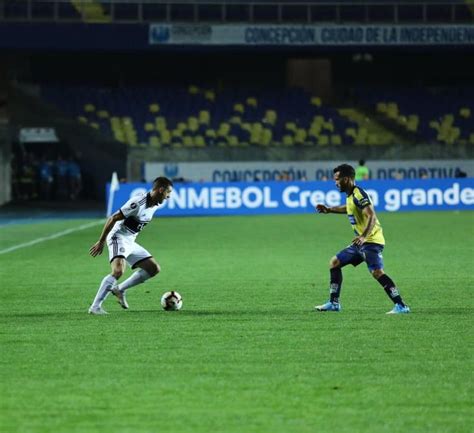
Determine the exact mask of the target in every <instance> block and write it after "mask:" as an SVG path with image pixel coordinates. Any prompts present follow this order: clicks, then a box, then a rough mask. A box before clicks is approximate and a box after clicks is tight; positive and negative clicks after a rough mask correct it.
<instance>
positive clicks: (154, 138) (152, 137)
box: [148, 135, 161, 148]
mask: <svg viewBox="0 0 474 433" xmlns="http://www.w3.org/2000/svg"><path fill="white" fill-rule="evenodd" d="M148 143H149V144H150V146H151V147H155V148H160V147H161V143H160V140H159V138H158V137H157V136H156V135H150V138H149V139H148Z"/></svg>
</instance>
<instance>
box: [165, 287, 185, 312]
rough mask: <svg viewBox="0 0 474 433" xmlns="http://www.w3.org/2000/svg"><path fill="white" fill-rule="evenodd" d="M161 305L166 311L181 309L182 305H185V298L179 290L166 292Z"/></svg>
mask: <svg viewBox="0 0 474 433" xmlns="http://www.w3.org/2000/svg"><path fill="white" fill-rule="evenodd" d="M161 306H162V307H163V309H164V310H166V311H176V310H181V307H182V306H183V298H182V297H181V295H180V294H179V293H178V292H175V291H171V292H166V293H165V294H164V295H163V296H162V297H161Z"/></svg>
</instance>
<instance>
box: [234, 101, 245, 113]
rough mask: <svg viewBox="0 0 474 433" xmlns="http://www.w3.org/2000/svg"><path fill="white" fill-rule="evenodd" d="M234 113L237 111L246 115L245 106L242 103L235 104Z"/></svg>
mask: <svg viewBox="0 0 474 433" xmlns="http://www.w3.org/2000/svg"><path fill="white" fill-rule="evenodd" d="M234 111H236V112H237V113H244V112H245V108H244V105H243V104H241V103H237V104H234Z"/></svg>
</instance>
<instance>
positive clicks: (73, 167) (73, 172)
mask: <svg viewBox="0 0 474 433" xmlns="http://www.w3.org/2000/svg"><path fill="white" fill-rule="evenodd" d="M67 179H68V186H69V198H70V199H71V200H75V199H76V198H77V197H78V196H79V193H80V192H81V190H82V176H81V168H80V167H79V164H78V163H77V161H76V160H75V159H74V158H73V157H70V158H69V160H68V162H67Z"/></svg>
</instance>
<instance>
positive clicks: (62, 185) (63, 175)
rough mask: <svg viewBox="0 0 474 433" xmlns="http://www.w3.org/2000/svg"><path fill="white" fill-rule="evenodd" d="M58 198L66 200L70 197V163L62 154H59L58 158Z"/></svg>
mask: <svg viewBox="0 0 474 433" xmlns="http://www.w3.org/2000/svg"><path fill="white" fill-rule="evenodd" d="M55 168H56V170H55V171H56V179H55V180H56V182H55V184H56V185H55V186H56V194H55V196H56V199H58V200H66V199H67V198H68V197H69V191H68V190H69V185H68V177H67V171H68V164H67V162H66V161H65V160H64V159H63V158H62V156H61V155H59V156H58V159H57V160H56V167H55Z"/></svg>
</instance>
